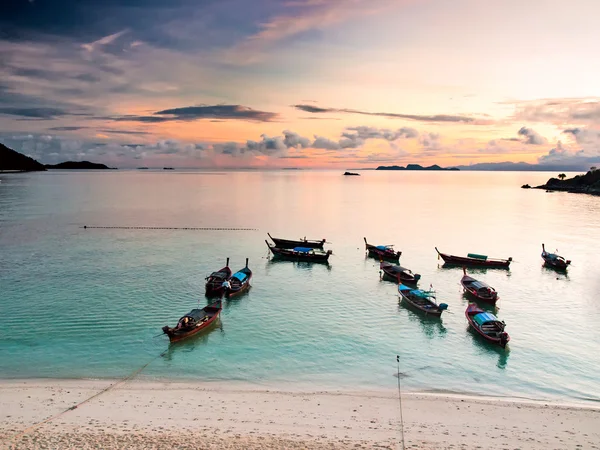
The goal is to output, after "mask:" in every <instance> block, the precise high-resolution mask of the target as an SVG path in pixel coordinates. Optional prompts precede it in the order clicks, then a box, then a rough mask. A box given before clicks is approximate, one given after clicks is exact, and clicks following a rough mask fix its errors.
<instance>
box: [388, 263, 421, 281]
mask: <svg viewBox="0 0 600 450" xmlns="http://www.w3.org/2000/svg"><path fill="white" fill-rule="evenodd" d="M379 269H380V270H381V271H382V272H383V278H387V279H388V280H391V281H394V282H396V283H409V284H416V283H417V282H418V281H419V280H420V279H421V275H419V274H418V273H413V272H412V270H410V269H407V268H405V267H402V266H396V265H394V264H390V263H389V262H385V261H381V263H380V264H379Z"/></svg>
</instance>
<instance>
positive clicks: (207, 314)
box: [162, 300, 222, 342]
mask: <svg viewBox="0 0 600 450" xmlns="http://www.w3.org/2000/svg"><path fill="white" fill-rule="evenodd" d="M221 309H222V306H221V300H217V301H216V302H214V303H211V304H210V305H207V306H205V307H204V308H202V309H192V310H191V311H190V312H189V313H187V314H186V315H185V316H183V317H182V318H181V319H179V322H177V326H175V328H171V327H169V326H168V325H165V326H164V327H162V330H163V333H165V334H166V335H167V336H169V341H171V342H177V341H180V340H182V339H185V338H187V337H190V336H193V335H195V334H197V333H199V332H200V331H202V330H204V329H205V328H207V327H208V326H209V325H210V324H212V323H213V322H214V321H215V320H217V317H219V313H220V312H221Z"/></svg>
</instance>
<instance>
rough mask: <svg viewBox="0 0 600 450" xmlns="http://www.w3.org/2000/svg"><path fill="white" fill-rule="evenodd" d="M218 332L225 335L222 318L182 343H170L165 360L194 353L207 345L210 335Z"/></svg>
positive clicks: (164, 355)
mask: <svg viewBox="0 0 600 450" xmlns="http://www.w3.org/2000/svg"><path fill="white" fill-rule="evenodd" d="M217 330H219V331H220V332H221V333H224V331H223V324H222V323H221V318H220V317H219V318H218V319H217V320H216V321H215V322H213V323H212V324H211V325H210V326H209V327H208V328H206V329H205V330H203V331H202V332H200V333H198V334H195V335H193V336H190V337H189V338H186V339H183V340H182V341H178V342H169V347H168V348H167V350H166V352H165V353H164V354H163V358H164V359H165V360H166V361H172V360H173V359H174V357H175V355H177V354H178V353H190V352H193V351H194V350H195V349H196V348H198V347H201V346H203V345H206V344H207V342H208V339H209V336H210V334H211V333H213V332H216V331H217Z"/></svg>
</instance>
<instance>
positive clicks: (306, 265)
mask: <svg viewBox="0 0 600 450" xmlns="http://www.w3.org/2000/svg"><path fill="white" fill-rule="evenodd" d="M278 264H284V265H285V264H292V265H293V266H295V267H297V268H298V269H302V270H312V269H313V267H325V268H327V270H331V264H329V262H320V261H292V260H289V259H284V258H275V257H271V258H267V264H266V269H267V270H268V269H269V267H272V266H276V265H278ZM315 264H316V266H315Z"/></svg>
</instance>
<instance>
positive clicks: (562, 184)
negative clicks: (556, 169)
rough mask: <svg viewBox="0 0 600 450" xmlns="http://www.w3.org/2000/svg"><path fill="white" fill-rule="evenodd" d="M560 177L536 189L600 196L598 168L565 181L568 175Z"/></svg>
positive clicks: (599, 172) (599, 173)
mask: <svg viewBox="0 0 600 450" xmlns="http://www.w3.org/2000/svg"><path fill="white" fill-rule="evenodd" d="M558 177H559V178H560V179H559V178H550V179H549V180H548V181H546V184H542V185H541V186H536V187H535V189H546V190H547V191H564V192H574V193H578V194H592V195H600V170H599V169H597V168H596V167H592V168H591V169H590V170H589V171H588V172H587V173H586V174H585V175H576V176H574V177H573V178H568V179H566V180H565V178H566V175H565V174H564V173H561V174H560V175H559V176H558Z"/></svg>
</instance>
